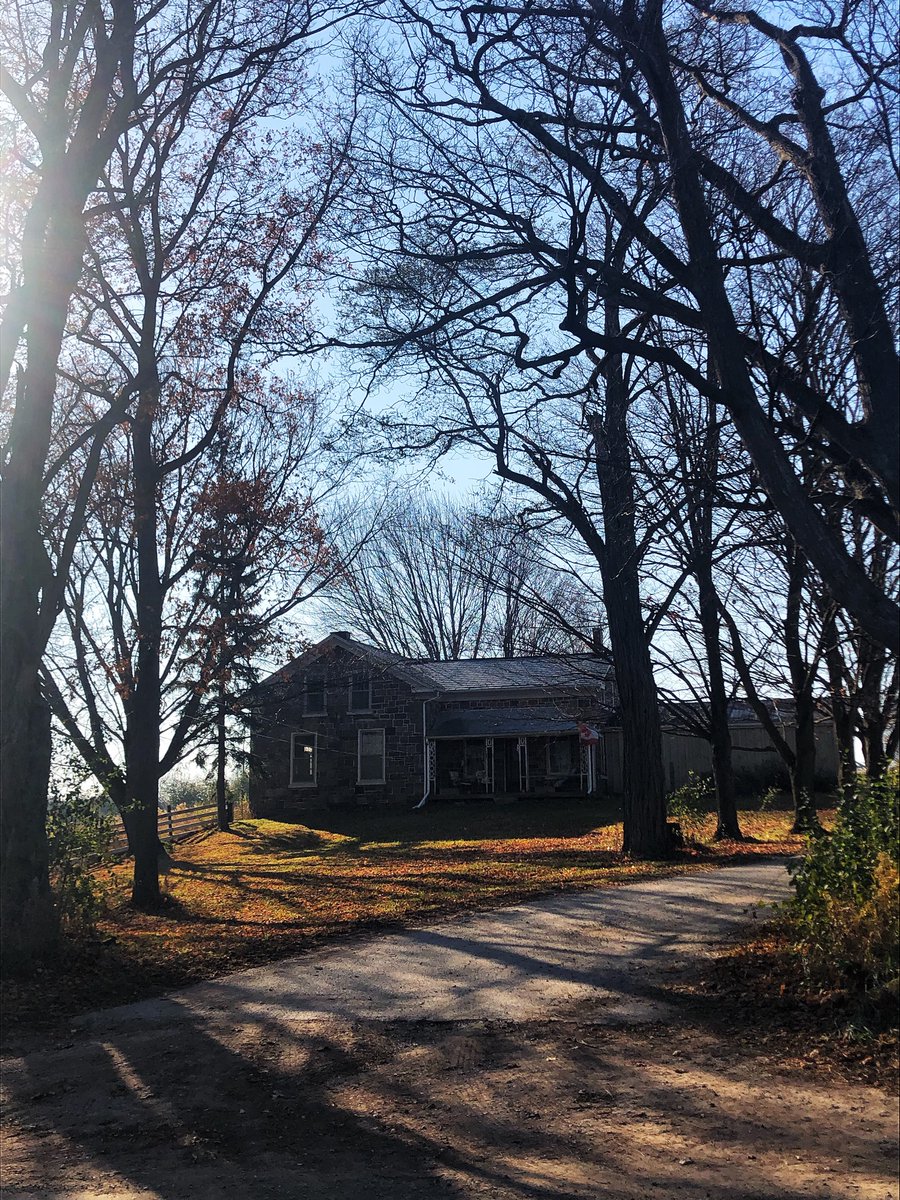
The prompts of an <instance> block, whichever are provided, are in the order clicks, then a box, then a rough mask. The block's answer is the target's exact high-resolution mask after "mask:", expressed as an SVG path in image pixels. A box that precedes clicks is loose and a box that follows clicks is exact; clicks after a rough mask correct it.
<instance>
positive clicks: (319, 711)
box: [303, 675, 328, 717]
mask: <svg viewBox="0 0 900 1200" xmlns="http://www.w3.org/2000/svg"><path fill="white" fill-rule="evenodd" d="M313 678H315V679H316V680H319V679H321V681H322V707H321V708H315V709H313V708H310V707H309V680H310V677H309V675H304V676H303V715H304V716H305V717H324V716H326V715H327V713H328V685H327V684H326V682H325V676H324V675H321V676H318V675H314V676H313Z"/></svg>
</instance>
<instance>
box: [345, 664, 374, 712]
mask: <svg viewBox="0 0 900 1200" xmlns="http://www.w3.org/2000/svg"><path fill="white" fill-rule="evenodd" d="M371 711H372V676H371V675H370V674H369V672H368V671H354V673H353V674H352V675H351V676H350V712H371Z"/></svg>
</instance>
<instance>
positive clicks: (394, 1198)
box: [2, 863, 898, 1200]
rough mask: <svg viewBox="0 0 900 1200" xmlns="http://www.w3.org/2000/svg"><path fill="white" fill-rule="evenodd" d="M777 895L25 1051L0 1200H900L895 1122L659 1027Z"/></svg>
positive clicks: (759, 1061) (374, 942)
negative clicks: (722, 943)
mask: <svg viewBox="0 0 900 1200" xmlns="http://www.w3.org/2000/svg"><path fill="white" fill-rule="evenodd" d="M786 887H787V874H786V872H785V869H784V866H783V864H767V863H758V864H754V865H753V866H747V867H738V868H731V869H728V870H720V871H715V872H710V873H708V874H695V875H690V876H682V877H679V878H675V879H663V880H657V881H655V882H652V883H638V884H633V885H630V886H627V887H621V888H616V889H606V890H599V891H594V892H589V893H580V894H571V895H561V896H556V897H553V898H551V899H545V900H537V901H534V902H532V903H528V904H521V905H517V906H516V907H514V908H505V909H500V910H496V911H494V912H489V913H481V914H478V915H476V916H467V917H460V918H457V919H454V920H447V921H442V922H439V923H438V922H436V923H434V924H431V925H428V926H427V927H423V928H421V929H410V930H406V931H404V932H402V933H396V934H392V935H389V936H386V935H380V936H377V935H376V936H372V937H368V938H365V939H359V940H358V941H356V942H355V943H352V944H344V945H341V946H337V947H332V948H330V949H325V950H322V951H319V952H317V953H314V954H308V955H305V956H304V957H302V958H296V959H292V960H290V961H287V962H281V963H279V964H277V965H275V966H270V967H261V968H257V969H255V970H250V971H244V972H241V973H240V974H237V975H231V976H229V977H227V978H225V979H221V980H218V981H215V982H211V983H206V984H203V985H202V986H199V987H194V988H190V989H185V990H183V991H181V992H173V993H171V994H170V995H168V996H166V997H163V998H161V999H158V1000H153V1001H147V1002H145V1003H141V1004H135V1005H129V1006H127V1007H122V1008H118V1009H109V1010H106V1011H105V1012H99V1013H93V1014H89V1015H88V1016H86V1017H82V1018H80V1019H79V1020H77V1021H75V1022H72V1023H71V1027H70V1029H69V1031H68V1032H66V1033H64V1034H63V1040H62V1041H53V1040H49V1039H48V1038H46V1037H37V1036H35V1037H33V1038H27V1039H24V1040H23V1042H22V1044H21V1045H20V1047H19V1048H18V1052H17V1053H16V1054H14V1055H10V1056H9V1057H7V1058H6V1059H4V1061H3V1093H4V1096H3V1100H4V1110H5V1125H4V1139H3V1157H2V1169H3V1197H4V1200H248V1198H251V1200H359V1198H360V1197H365V1200H601V1198H602V1200H646V1198H647V1197H653V1196H658V1197H664V1198H666V1200H668V1198H669V1197H672V1198H676V1200H750V1198H751V1197H752V1200H848V1197H853V1198H854V1200H898V1195H897V1188H896V1177H895V1170H894V1164H895V1161H896V1158H895V1155H896V1105H895V1103H894V1102H893V1100H892V1099H891V1098H888V1097H886V1096H885V1095H884V1093H882V1092H878V1091H876V1090H875V1089H872V1088H866V1087H862V1086H857V1085H849V1084H844V1083H835V1082H833V1081H831V1080H828V1079H819V1078H816V1077H815V1074H814V1073H810V1072H807V1071H806V1070H804V1069H803V1068H804V1067H805V1066H806V1065H808V1064H805V1063H804V1064H799V1065H796V1064H795V1065H794V1066H792V1065H791V1064H790V1063H784V1062H782V1061H780V1059H779V1058H778V1057H777V1055H775V1056H773V1054H772V1051H771V1050H770V1048H769V1047H768V1046H767V1045H766V1042H767V1039H766V1037H765V1036H760V1038H759V1039H758V1041H757V1040H753V1039H751V1040H749V1041H748V1040H747V1039H739V1038H735V1037H734V1036H732V1034H731V1031H730V1029H729V1028H728V1027H727V1022H726V1024H725V1028H724V1029H723V1028H722V1027H721V1026H720V1024H719V1023H718V1022H716V1021H709V1020H707V1015H708V1013H707V1014H706V1015H705V1013H706V1010H700V1009H698V1010H697V1011H689V1009H688V1007H687V1006H685V1005H684V1004H682V1005H681V1006H680V1008H679V1009H678V1010H669V1009H668V1008H667V1007H666V1004H665V996H666V989H665V984H666V982H667V981H672V979H673V978H674V977H677V976H678V975H679V974H681V975H683V974H684V973H685V972H689V971H691V970H693V969H695V968H696V964H697V963H698V960H699V959H700V958H701V957H702V956H703V955H705V954H707V953H708V952H709V951H710V948H711V947H712V946H714V945H715V943H716V942H717V941H719V940H721V939H723V938H725V937H727V936H728V935H729V934H731V933H732V932H733V931H734V930H735V929H736V927H737V926H738V925H739V924H740V923H742V922H744V921H746V920H748V919H749V918H748V913H749V910H750V909H752V907H753V906H754V905H757V904H760V903H762V902H765V901H771V900H775V899H778V898H779V897H781V896H782V895H784V893H785V891H786ZM57 1036H59V1035H57Z"/></svg>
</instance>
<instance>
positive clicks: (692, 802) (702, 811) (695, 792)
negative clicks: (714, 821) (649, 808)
mask: <svg viewBox="0 0 900 1200" xmlns="http://www.w3.org/2000/svg"><path fill="white" fill-rule="evenodd" d="M709 796H710V785H709V780H707V779H704V778H702V777H701V776H699V775H695V774H694V772H693V771H690V772H689V773H688V777H687V782H685V783H683V784H682V785H681V787H679V788H676V789H675V791H674V792H669V794H668V796H666V812H667V813H668V815H669V817H671V819H672V820H673V821H678V823H679V824H680V825H681V827H682V829H684V830H685V831H686V832H689V833H696V832H697V831H698V830H699V828H700V826H701V825H702V824H703V822H704V821H705V819H706V817H707V814H708V812H709Z"/></svg>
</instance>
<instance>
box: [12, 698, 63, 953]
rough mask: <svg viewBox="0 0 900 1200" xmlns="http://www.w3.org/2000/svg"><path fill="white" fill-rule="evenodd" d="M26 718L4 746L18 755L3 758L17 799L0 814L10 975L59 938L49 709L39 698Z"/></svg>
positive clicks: (50, 949) (52, 949)
mask: <svg viewBox="0 0 900 1200" xmlns="http://www.w3.org/2000/svg"><path fill="white" fill-rule="evenodd" d="M16 715H18V714H16ZM28 718H29V719H28V722H27V725H26V727H25V728H24V729H23V730H22V736H21V737H14V738H13V739H12V741H11V742H10V743H8V744H11V745H15V746H16V747H17V749H16V751H15V752H11V753H5V754H4V756H3V759H4V762H3V787H4V793H5V795H6V796H7V797H8V798H12V797H15V799H16V803H14V804H4V806H3V809H2V811H0V844H2V847H3V856H2V885H3V887H2V919H3V941H2V966H3V968H4V970H7V971H13V972H17V971H21V970H23V969H27V968H28V967H29V966H30V965H31V964H32V963H35V962H38V961H40V960H41V959H43V958H46V957H47V956H48V955H50V954H52V952H53V951H54V950H55V948H56V944H57V939H58V933H59V925H58V921H57V915H56V909H55V907H54V904H53V896H52V893H51V891H50V879H49V871H48V847H47V781H48V779H49V777H50V748H51V742H50V709H49V707H48V705H47V704H46V703H45V701H44V699H43V697H41V696H38V698H37V700H36V701H35V702H34V703H33V704H32V706H31V709H30V711H29V713H28ZM7 789H8V790H7Z"/></svg>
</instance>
